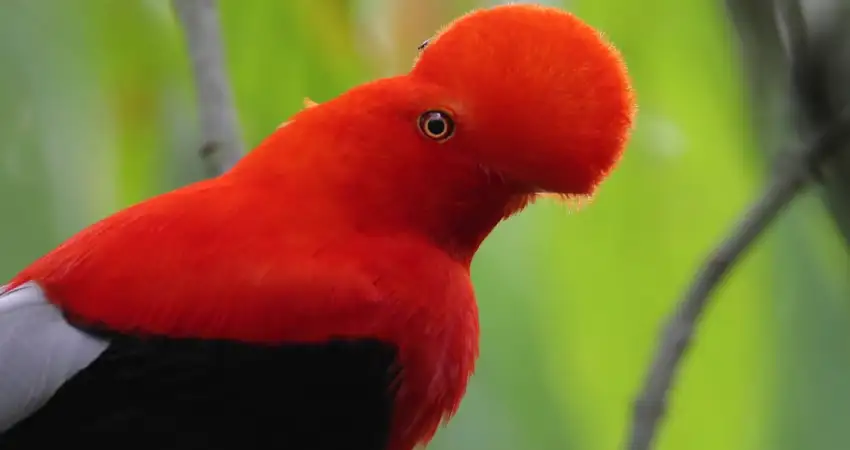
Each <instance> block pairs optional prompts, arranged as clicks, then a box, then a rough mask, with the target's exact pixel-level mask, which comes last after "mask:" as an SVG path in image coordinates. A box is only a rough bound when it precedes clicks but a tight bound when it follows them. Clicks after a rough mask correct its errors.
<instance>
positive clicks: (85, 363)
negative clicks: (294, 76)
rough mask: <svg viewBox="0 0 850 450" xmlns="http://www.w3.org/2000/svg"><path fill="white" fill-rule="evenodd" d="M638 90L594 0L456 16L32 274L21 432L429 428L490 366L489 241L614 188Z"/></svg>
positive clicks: (16, 410)
mask: <svg viewBox="0 0 850 450" xmlns="http://www.w3.org/2000/svg"><path fill="white" fill-rule="evenodd" d="M412 45H416V44H415V43H413V44H412ZM635 111H636V102H635V96H634V93H633V89H632V87H631V81H630V78H629V75H628V72H627V70H626V65H625V62H624V59H623V58H622V56H621V54H620V53H619V52H618V51H617V49H616V48H615V47H614V46H613V45H612V44H611V43H610V42H609V41H608V40H606V39H605V38H604V37H603V35H602V34H601V33H600V32H599V31H598V30H596V29H595V28H593V27H592V26H590V25H588V24H587V23H585V22H584V21H582V20H581V19H579V18H578V17H577V16H575V15H574V14H572V13H569V12H567V11H563V10H560V9H557V8H554V7H548V6H540V5H533V4H508V5H500V6H494V7H489V8H479V9H474V10H471V11H469V12H467V13H466V14H464V15H461V16H459V17H457V18H455V19H454V20H452V21H451V22H450V23H448V24H446V25H445V26H444V27H443V28H442V29H440V30H438V31H437V32H436V33H435V34H434V35H433V36H432V37H430V38H429V39H427V40H426V41H425V42H423V43H422V44H421V45H419V50H418V53H417V55H416V57H415V60H414V61H413V64H412V67H411V68H410V70H409V71H407V72H406V73H402V74H399V75H394V76H390V77H385V78H378V79H375V80H372V81H368V82H365V83H363V84H360V85H357V86H354V87H352V88H351V89H349V90H347V91H345V92H343V93H341V94H339V95H338V96H336V97H334V98H331V99H329V100H327V101H323V102H320V103H314V102H309V103H308V104H306V106H305V107H304V108H303V109H301V110H299V111H298V112H296V113H295V114H293V115H292V116H291V117H290V118H289V120H287V121H286V122H285V123H284V124H283V125H282V126H280V127H278V128H277V129H275V130H274V131H273V132H272V133H271V134H270V135H269V136H267V137H266V138H265V139H264V140H263V141H262V142H261V143H260V144H259V145H258V146H256V147H255V148H254V149H253V150H252V151H250V152H248V153H247V154H246V155H245V156H244V157H243V158H242V159H241V160H240V161H238V163H237V164H236V165H235V166H234V167H233V168H231V169H230V170H228V171H226V172H225V173H223V174H221V175H218V176H216V177H213V178H209V179H205V180H200V181H197V182H195V183H192V184H188V185H185V186H182V187H179V188H177V189H174V190H172V191H169V192H166V193H163V194H160V195H157V196H153V197H151V198H148V199H146V200H143V201H140V202H138V203H136V204H133V205H130V206H128V207H126V208H124V209H122V210H120V211H118V212H116V213H114V214H112V215H110V216H108V217H106V218H103V219H101V220H99V221H97V222H95V223H93V224H91V225H89V226H88V227H86V228H84V229H82V230H81V231H79V232H78V233H76V234H75V235H73V236H71V237H70V238H68V239H67V240H66V241H64V242H63V243H61V244H60V245H58V246H57V247H56V248H54V249H52V250H50V251H49V252H47V253H46V254H44V255H43V256H41V257H39V258H38V259H36V260H34V261H32V262H31V263H30V264H29V265H27V266H26V267H24V268H23V269H21V270H20V271H19V272H18V273H17V274H15V275H14V276H13V277H12V278H11V279H9V280H8V283H6V284H5V285H4V286H3V287H2V288H0V448H2V449H4V450H15V449H42V448H49V447H48V446H49V445H60V444H61V445H63V446H68V447H70V446H80V447H81V448H106V447H114V448H123V449H174V450H177V449H180V450H188V449H198V450H200V449H205V450H206V449H251V448H264V449H272V448H273V449H290V450H298V449H309V450H330V449H348V450H351V449H354V450H411V449H413V448H414V447H416V446H418V445H427V444H428V443H429V442H430V441H431V440H432V438H433V436H434V434H435V433H436V432H437V430H438V429H439V427H440V426H441V425H444V424H446V423H448V422H449V421H450V420H451V419H452V417H453V416H454V414H455V413H456V412H457V410H458V408H459V406H460V404H461V402H462V400H463V398H464V395H465V392H466V389H467V385H468V383H469V380H470V377H471V376H472V375H473V373H474V372H475V364H476V360H477V358H478V355H479V318H478V305H477V301H476V296H475V288H474V286H473V284H472V281H471V277H470V271H471V264H472V261H473V258H474V256H475V255H476V252H477V250H478V249H479V247H480V246H481V244H482V242H484V240H485V239H486V238H487V237H488V235H489V234H490V233H491V231H492V230H493V229H494V228H495V227H496V226H497V225H499V224H500V223H502V222H503V221H505V220H508V219H509V218H510V217H512V216H514V215H515V214H517V213H519V212H520V211H522V210H523V209H525V208H526V207H528V206H529V205H531V204H533V203H534V202H535V201H537V200H538V199H540V198H543V197H546V196H555V197H558V198H563V199H575V198H591V197H593V196H595V194H596V193H597V190H598V187H599V186H600V185H601V183H602V182H603V181H604V180H605V179H607V178H608V177H609V175H610V174H611V173H612V172H613V171H614V169H615V168H616V167H617V164H618V162H619V161H620V160H621V159H622V156H623V153H624V151H625V148H626V146H627V144H628V141H629V136H630V133H631V129H632V126H633V122H634V115H635ZM6 220H10V218H7V219H6Z"/></svg>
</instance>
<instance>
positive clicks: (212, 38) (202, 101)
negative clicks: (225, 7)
mask: <svg viewBox="0 0 850 450" xmlns="http://www.w3.org/2000/svg"><path fill="white" fill-rule="evenodd" d="M172 7H173V8H174V11H175V13H176V14H177V18H178V19H179V21H180V24H181V26H182V28H183V33H184V36H185V39H186V43H187V46H188V50H189V54H190V56H191V58H192V71H193V73H194V76H195V89H196V92H197V98H198V110H199V114H200V116H201V130H202V133H203V144H202V145H201V148H200V154H201V158H203V160H204V161H205V162H206V164H207V165H208V168H209V170H210V172H212V173H214V174H220V173H222V172H224V171H226V170H228V169H229V168H230V167H232V166H233V165H234V164H236V161H238V160H239V158H240V157H241V156H242V153H243V145H242V138H241V134H240V132H239V125H238V122H237V116H236V107H235V105H234V102H233V94H232V93H231V91H230V82H229V79H228V76H227V71H226V70H225V66H224V51H223V43H222V37H221V29H220V26H219V20H218V11H217V8H216V1H215V0H172Z"/></svg>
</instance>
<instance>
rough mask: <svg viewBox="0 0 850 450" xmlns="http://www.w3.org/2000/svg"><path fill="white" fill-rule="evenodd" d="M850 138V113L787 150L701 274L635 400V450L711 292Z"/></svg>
mask: <svg viewBox="0 0 850 450" xmlns="http://www.w3.org/2000/svg"><path fill="white" fill-rule="evenodd" d="M848 138H850V111H845V113H844V114H843V115H842V116H841V117H840V120H838V121H837V122H836V123H834V124H833V125H832V126H831V127H830V128H829V129H827V130H825V132H824V133H823V134H821V135H820V136H818V138H817V139H815V140H814V141H813V142H811V143H810V145H809V146H807V147H804V148H803V149H797V150H796V151H793V152H788V153H786V156H787V159H786V160H785V162H787V164H784V165H781V166H778V169H777V171H776V174H775V175H774V177H773V182H772V183H771V184H770V185H769V187H768V188H767V190H766V191H765V192H764V194H763V195H762V196H761V198H760V199H758V201H756V202H755V203H754V204H753V205H752V207H750V209H749V210H748V212H747V213H746V214H745V215H744V216H743V218H742V220H741V221H740V222H739V223H738V225H737V226H736V227H735V228H734V229H733V230H732V232H731V233H730V235H729V237H728V238H727V239H726V240H725V241H724V242H723V243H722V244H721V245H720V246H719V247H718V248H717V249H716V250H715V251H714V253H713V254H712V255H711V256H710V257H709V258H708V260H707V261H706V262H705V263H704V265H703V266H702V268H701V269H700V271H699V272H698V273H697V276H696V278H695V279H694V282H693V284H691V286H690V288H689V289H688V291H687V292H686V294H685V296H684V297H683V298H682V300H681V302H680V303H679V304H678V307H677V308H676V311H675V312H674V313H673V315H672V316H671V317H670V319H669V322H668V323H667V326H666V327H665V328H664V330H663V334H662V335H661V340H660V343H659V345H658V347H657V349H656V354H655V357H654V358H653V361H652V365H651V366H650V369H649V374H648V376H647V378H646V380H645V383H644V386H643V390H642V391H641V395H640V397H639V398H638V400H637V402H636V403H635V408H634V417H633V421H632V430H631V432H632V433H631V437H630V439H629V441H628V447H627V448H628V449H629V450H648V449H649V448H651V447H650V446H651V445H652V443H653V439H654V437H655V435H656V433H657V431H658V427H659V423H660V420H661V418H662V417H663V415H664V412H665V408H666V405H667V395H668V392H669V390H670V386H671V384H672V381H673V377H674V376H675V375H676V372H677V370H678V367H679V365H680V362H681V360H682V357H683V356H684V354H685V352H686V350H687V349H688V346H689V344H690V342H691V339H692V337H693V335H694V331H695V328H696V325H697V322H698V320H699V318H700V315H701V314H702V312H703V311H704V310H705V308H706V305H707V304H708V300H709V295H710V294H711V293H712V291H714V289H715V288H716V287H717V286H718V284H719V283H720V282H721V281H723V279H724V277H725V276H726V275H727V274H728V272H729V270H730V269H731V268H732V267H733V266H734V264H735V263H736V262H737V260H738V259H739V258H740V256H741V255H742V254H743V253H744V252H745V251H746V250H747V249H748V248H749V247H750V245H751V244H752V243H753V242H754V241H755V240H756V238H757V237H758V236H759V235H760V234H761V233H762V231H764V230H765V229H766V228H767V226H768V225H770V223H771V222H772V221H773V219H775V218H776V216H777V215H778V214H779V213H780V212H781V211H782V209H783V208H784V207H785V206H787V205H788V204H789V203H790V202H791V201H792V200H793V199H794V198H795V197H796V196H797V194H799V193H800V192H801V191H802V190H803V188H804V187H805V186H806V185H807V184H808V183H809V180H810V179H811V178H810V174H811V170H810V169H811V168H812V167H813V162H815V161H817V162H823V161H824V160H825V159H826V158H828V157H830V156H832V155H833V154H835V153H837V152H838V151H839V150H840V149H841V148H842V147H843V146H845V145H846V144H847V140H848Z"/></svg>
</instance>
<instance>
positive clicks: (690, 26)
mask: <svg viewBox="0 0 850 450" xmlns="http://www.w3.org/2000/svg"><path fill="white" fill-rule="evenodd" d="M495 3H499V2H494V1H489V2H487V1H481V0H456V1H455V0H429V1H423V0H310V1H308V0H287V1H273V0H252V1H236V0H221V2H220V7H221V19H222V23H223V31H224V38H225V45H226V52H227V64H228V67H227V69H228V71H229V73H230V76H231V81H232V83H233V89H234V92H235V96H236V102H237V105H238V109H239V119H240V125H241V128H242V132H243V136H244V138H245V141H246V145H247V146H248V147H249V148H250V147H252V146H254V145H255V144H257V143H258V142H259V141H260V140H261V139H263V137H264V136H266V135H268V134H269V133H271V132H272V131H273V130H274V129H275V127H276V126H277V125H278V124H280V123H281V122H283V121H285V120H286V119H287V117H288V116H289V115H291V114H293V113H295V112H296V111H298V110H299V109H300V108H301V107H302V99H303V98H304V97H305V96H309V97H310V98H312V99H314V100H316V101H319V102H321V101H324V100H326V99H329V98H332V97H333V96H336V95H338V94H340V93H341V92H343V91H344V90H345V89H347V88H349V87H351V86H353V85H355V84H358V83H360V82H363V81H366V80H369V79H372V78H374V77H377V76H385V75H391V74H395V73H399V72H401V71H404V70H406V69H407V68H409V67H410V64H411V62H412V59H413V57H414V55H415V53H416V47H417V45H418V44H419V43H420V42H422V41H423V40H424V39H425V38H427V37H429V36H430V35H431V34H432V33H433V32H434V31H435V30H436V29H437V28H439V27H440V26H441V25H443V24H444V23H445V22H447V21H448V20H450V19H451V18H453V17H455V16H456V15H458V14H460V13H463V12H465V11H466V10H468V9H469V8H472V7H477V6H485V5H491V4H495ZM541 3H542V2H541ZM546 3H548V4H552V5H559V6H562V7H563V8H565V9H568V10H570V11H573V12H575V13H576V14H577V15H579V16H580V17H582V18H583V19H585V20H586V21H588V22H589V23H591V24H592V25H594V26H596V27H598V28H599V29H600V30H602V31H603V32H604V33H605V34H607V36H608V37H609V38H610V39H611V40H612V41H613V42H614V43H615V44H616V45H617V46H618V47H619V48H620V49H621V50H622V52H623V54H624V57H625V59H626V61H627V63H628V65H629V68H630V72H631V75H632V77H633V79H634V84H635V88H636V91H637V95H638V100H639V104H640V111H639V115H638V120H637V128H636V131H635V133H634V136H633V139H632V142H631V145H630V146H629V149H628V150H627V152H626V156H625V159H624V161H623V162H622V165H621V166H620V167H619V169H618V170H617V171H616V172H615V173H614V175H613V176H612V177H611V178H610V180H609V181H608V182H606V183H605V185H604V186H603V188H602V189H601V191H600V193H599V196H598V197H597V199H596V200H595V201H594V202H593V203H592V204H591V205H590V206H588V207H586V208H584V209H582V210H580V211H578V212H574V211H570V210H569V209H568V208H565V207H564V206H563V205H559V204H555V203H547V202H541V203H538V204H536V205H535V206H534V207H532V208H530V209H528V210H527V211H525V212H524V213H522V214H521V215H520V216H519V217H516V218H515V219H513V220H511V221H509V222H507V223H505V224H503V225H501V226H500V227H499V228H498V229H497V230H496V231H495V233H494V234H493V235H492V237H491V238H490V239H489V240H488V241H487V242H486V244H485V245H484V247H483V248H482V250H481V252H480V254H479V256H478V258H477V260H476V261H475V264H474V267H473V275H474V281H475V283H476V288H477V290H478V294H479V300H480V307H481V325H482V354H481V359H480V365H479V369H478V372H477V374H476V375H475V376H474V378H473V381H472V384H471V387H470V390H469V394H468V396H467V398H466V400H465V402H464V403H463V406H462V407H461V409H460V412H459V413H458V415H457V416H456V418H455V420H454V421H453V422H452V423H451V424H450V425H449V426H448V427H446V428H445V429H442V430H441V431H440V432H439V433H438V435H437V437H436V439H435V441H434V443H433V445H432V446H431V447H430V448H432V449H437V450H452V449H457V450H460V449H470V450H473V449H482V450H484V449H486V450H502V449H504V450H509V449H510V450H518V449H528V450H548V449H581V450H610V449H615V448H621V447H622V446H623V444H624V442H625V430H626V429H627V422H628V420H629V418H630V415H631V405H632V401H633V399H634V397H635V395H636V393H637V390H638V388H639V386H640V383H641V381H642V378H643V376H644V374H645V370H646V367H647V365H648V361H649V358H650V355H651V352H652V350H653V346H654V344H655V339H656V336H657V333H658V330H659V326H660V324H661V321H662V320H663V318H664V317H665V316H666V314H667V312H668V311H669V310H670V309H671V307H672V305H673V303H674V301H675V300H676V299H677V297H679V295H680V293H681V292H682V291H683V289H684V288H685V287H686V285H687V283H688V282H689V279H690V278H691V276H692V274H693V272H694V270H695V269H696V268H697V266H698V264H700V263H701V262H702V260H703V259H704V257H705V255H706V254H707V252H709V251H710V250H711V249H712V247H713V246H714V245H716V243H717V242H718V241H719V240H720V239H721V238H722V237H723V236H724V234H725V233H726V231H727V230H728V229H729V227H730V226H731V224H732V223H733V222H734V221H735V220H736V218H737V217H738V216H739V214H740V213H741V211H742V210H743V208H744V207H745V206H746V205H747V204H748V203H749V202H750V201H752V200H753V199H754V198H755V197H756V196H757V195H758V193H759V192H760V190H761V188H762V186H763V184H764V183H765V181H766V175H767V174H768V173H769V167H770V161H769V160H768V159H767V156H766V155H769V154H771V150H770V149H768V148H765V147H766V145H767V144H766V142H768V141H770V139H766V138H765V135H766V132H765V130H764V128H765V127H763V126H758V124H759V123H762V124H763V123H765V122H770V121H765V120H764V118H765V117H766V116H765V115H766V114H768V113H767V112H765V110H764V109H763V108H762V107H761V106H759V104H757V102H754V101H752V100H753V98H754V96H753V95H751V94H752V92H751V91H752V90H753V86H759V85H762V83H768V84H769V80H755V82H753V80H752V79H751V78H750V79H748V77H750V75H751V74H749V73H748V72H747V70H746V65H747V64H746V62H747V60H746V55H745V54H742V52H741V48H740V46H739V39H738V34H737V33H736V31H735V28H734V27H733V25H732V22H731V21H730V20H729V17H728V11H727V10H726V8H725V7H724V4H723V3H722V2H721V1H716V0H711V1H710V0H688V1H682V0H643V1H634V0H572V1H564V2H558V1H549V2H546ZM764 14H770V11H769V10H765V11H764ZM756 53H758V52H756ZM742 55H743V56H742ZM768 75H769V74H768ZM494 76H498V74H494ZM543 119H544V120H545V118H543ZM773 122H776V121H773ZM773 122H770V123H773ZM782 126H783V125H782V123H781V122H779V123H774V125H773V127H775V128H781V127H782ZM376 131H379V130H376ZM198 132H199V130H198V123H197V115H196V110H195V103H194V86H193V84H192V77H191V72H190V67H189V60H188V57H187V54H186V49H185V46H184V42H183V40H182V34H181V32H180V29H179V28H178V26H177V23H176V21H175V18H174V16H173V15H172V11H171V8H170V5H169V3H168V2H167V1H165V0H146V1H143V0H137V1H126V0H77V1H66V0H38V1H29V0H3V1H2V2H0V279H7V278H8V277H11V276H12V275H13V274H14V273H15V271H16V270H18V269H20V268H22V267H23V266H24V265H25V264H27V263H28V262H30V261H31V260H33V259H34V258H36V257H38V256H39V255H41V254H42V253H44V252H45V251H47V250H49V249H50V248H51V247H53V246H55V245H56V244H58V243H59V242H61V240H63V239H64V238H67V237H68V236H70V235H71V234H72V233H74V232H76V231H77V230H79V229H80V228H82V227H84V226H86V225H87V224H89V223H91V222H93V221H95V220H97V219H99V218H101V217H104V216H105V215H107V214H109V213H111V212H114V211H116V210H117V209H119V208H122V207H124V206H126V205H129V204H131V203H134V202H137V201H139V200H142V199H144V198H146V197H149V196H152V195H154V194H157V193H160V192H163V191H165V190H168V189H171V188H174V187H176V186H179V185H182V184H185V183H188V182H190V181H193V180H197V179H199V178H200V177H202V176H203V166H202V164H201V161H200V160H199V159H198V157H197V148H198V144H199V140H198V139H199V137H198ZM848 279H850V257H848V254H847V251H846V250H845V248H844V246H843V242H842V239H841V238H840V234H839V233H838V231H837V228H836V226H835V225H834V224H833V222H832V220H831V219H830V217H829V215H828V214H827V213H826V212H825V209H824V207H823V206H822V205H821V202H820V200H819V198H818V197H817V192H812V193H809V194H807V195H806V196H804V198H803V199H801V200H800V201H798V202H797V203H795V204H794V206H793V207H792V208H790V209H789V210H788V211H786V213H785V214H784V215H783V216H782V218H781V220H780V221H779V222H778V223H777V224H776V226H774V227H772V228H771V230H770V231H769V232H768V233H766V234H765V235H764V236H763V238H762V239H760V240H759V241H758V243H757V245H756V246H755V248H754V249H753V251H752V252H750V253H748V254H747V255H746V257H745V258H744V259H743V260H742V263H741V264H740V266H738V268H737V269H736V270H735V271H734V273H733V274H732V276H731V277H730V278H729V280H728V282H727V283H725V284H724V285H723V286H722V287H721V289H720V290H719V291H718V293H717V298H716V299H715V302H714V303H713V305H712V306H711V308H710V309H709V311H708V313H707V315H706V317H705V321H704V322H703V324H702V326H701V328H700V330H699V336H698V338H697V339H696V341H695V343H694V347H693V348H692V351H691V352H690V354H689V356H688V357H687V360H686V361H685V365H684V369H683V371H682V372H681V377H680V378H679V379H678V382H677V383H676V386H675V390H674V392H673V395H672V399H671V400H672V404H671V406H670V410H669V416H668V417H669V419H668V420H667V422H666V423H665V425H664V428H663V430H662V432H661V437H660V441H659V448H660V449H664V450H685V449H687V450H703V449H705V450H709V449H710V450H719V449H723V450H762V449H764V450H766V449H776V450H814V449H824V450H838V449H846V448H850V311H848V309H850V302H848V301H847V300H848V298H850V297H848V295H849V294H850V281H848Z"/></svg>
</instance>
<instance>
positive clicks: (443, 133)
mask: <svg viewBox="0 0 850 450" xmlns="http://www.w3.org/2000/svg"><path fill="white" fill-rule="evenodd" d="M419 130H420V131H421V132H422V134H424V135H425V136H426V137H429V138H431V139H433V140H435V141H445V140H446V139H448V138H450V137H452V134H454V132H455V123H454V120H452V116H450V115H449V113H447V112H444V111H433V110H432V111H426V112H425V113H423V114H422V115H421V116H419Z"/></svg>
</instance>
